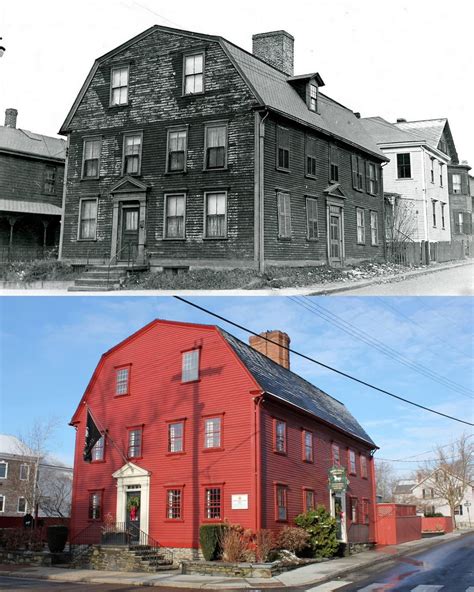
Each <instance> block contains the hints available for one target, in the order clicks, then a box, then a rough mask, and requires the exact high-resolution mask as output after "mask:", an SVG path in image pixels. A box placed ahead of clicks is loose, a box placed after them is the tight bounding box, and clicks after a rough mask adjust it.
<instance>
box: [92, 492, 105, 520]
mask: <svg viewBox="0 0 474 592" xmlns="http://www.w3.org/2000/svg"><path fill="white" fill-rule="evenodd" d="M101 518H102V492H101V491H91V492H90V493H89V520H100V519H101Z"/></svg>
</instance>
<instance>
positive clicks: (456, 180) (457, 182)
mask: <svg viewBox="0 0 474 592" xmlns="http://www.w3.org/2000/svg"><path fill="white" fill-rule="evenodd" d="M453 193H461V175H460V174H458V173H453Z"/></svg>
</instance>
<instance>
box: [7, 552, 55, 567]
mask: <svg viewBox="0 0 474 592" xmlns="http://www.w3.org/2000/svg"><path fill="white" fill-rule="evenodd" d="M0 563H6V564H16V565H45V566H49V565H51V564H52V558H51V553H43V552H42V551H41V552H34V551H5V550H3V549H2V550H0Z"/></svg>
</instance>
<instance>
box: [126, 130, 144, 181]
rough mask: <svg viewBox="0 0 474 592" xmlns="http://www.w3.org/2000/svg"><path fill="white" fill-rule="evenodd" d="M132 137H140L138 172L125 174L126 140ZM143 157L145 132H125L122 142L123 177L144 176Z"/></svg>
mask: <svg viewBox="0 0 474 592" xmlns="http://www.w3.org/2000/svg"><path fill="white" fill-rule="evenodd" d="M130 136H140V152H139V154H138V172H137V173H126V172H125V156H126V155H125V140H126V139H127V138H128V137H130ZM142 156H143V130H136V131H128V132H123V140H122V176H123V175H132V176H134V177H139V176H140V175H141V174H142Z"/></svg>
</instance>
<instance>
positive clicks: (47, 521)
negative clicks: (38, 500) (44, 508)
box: [0, 516, 69, 540]
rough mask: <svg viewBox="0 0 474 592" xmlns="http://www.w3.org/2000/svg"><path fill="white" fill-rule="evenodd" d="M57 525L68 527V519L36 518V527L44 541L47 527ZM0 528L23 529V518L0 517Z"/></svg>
mask: <svg viewBox="0 0 474 592" xmlns="http://www.w3.org/2000/svg"><path fill="white" fill-rule="evenodd" d="M57 524H61V525H64V526H69V518H56V517H45V518H38V521H37V524H36V526H37V528H38V529H41V531H42V537H43V540H46V529H47V527H48V526H55V525H57ZM0 528H23V516H0Z"/></svg>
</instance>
